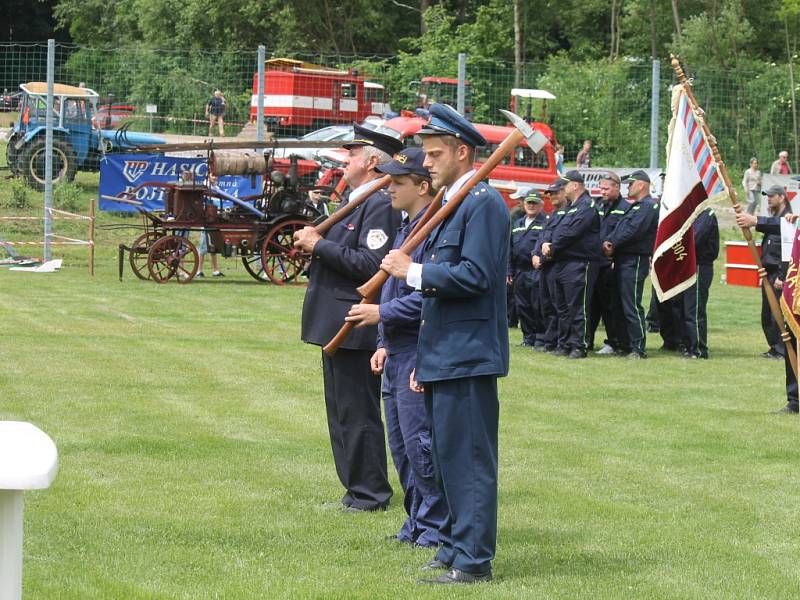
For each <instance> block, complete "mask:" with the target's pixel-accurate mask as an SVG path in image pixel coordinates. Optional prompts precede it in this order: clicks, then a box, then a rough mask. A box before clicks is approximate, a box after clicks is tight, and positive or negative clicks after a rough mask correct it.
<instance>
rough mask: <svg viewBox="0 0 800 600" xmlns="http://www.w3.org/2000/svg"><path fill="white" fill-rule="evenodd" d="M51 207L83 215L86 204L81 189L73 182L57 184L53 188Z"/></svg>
mask: <svg viewBox="0 0 800 600" xmlns="http://www.w3.org/2000/svg"><path fill="white" fill-rule="evenodd" d="M53 207H54V208H59V209H61V210H65V211H67V212H71V213H82V214H85V213H86V210H87V203H86V199H85V192H84V190H83V188H82V187H81V186H80V184H78V183H76V182H74V181H64V182H62V183H59V184H58V185H56V186H55V187H54V188H53Z"/></svg>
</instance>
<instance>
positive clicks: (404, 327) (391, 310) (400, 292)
mask: <svg viewBox="0 0 800 600" xmlns="http://www.w3.org/2000/svg"><path fill="white" fill-rule="evenodd" d="M424 214H425V209H423V210H421V211H420V212H419V214H418V215H417V216H416V217H414V220H413V221H411V222H410V223H406V224H405V225H403V226H402V227H400V229H399V230H398V231H397V237H396V238H395V240H394V248H399V247H400V246H401V245H402V243H403V242H404V241H405V239H406V238H407V237H408V236H409V234H410V233H411V230H412V229H414V225H416V224H417V221H419V220H420V219H421V218H422V215H424ZM424 252H425V247H424V244H420V245H419V246H417V249H416V250H414V252H412V253H411V260H413V261H414V262H416V263H421V262H422V257H423V254H424ZM378 310H379V311H380V315H381V321H380V323H378V348H385V349H386V352H387V353H388V354H395V353H397V352H408V351H410V350H416V349H417V337H418V336H419V319H420V313H421V312H422V293H420V292H419V291H418V290H415V289H414V288H413V287H411V286H410V285H408V284H407V283H406V281H405V280H404V279H397V278H395V277H390V278H389V280H388V281H387V282H386V283H384V284H383V288H381V301H380V307H379V309H378Z"/></svg>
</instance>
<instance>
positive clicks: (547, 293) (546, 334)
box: [532, 178, 567, 352]
mask: <svg viewBox="0 0 800 600" xmlns="http://www.w3.org/2000/svg"><path fill="white" fill-rule="evenodd" d="M564 185H565V183H564V180H563V179H561V178H559V179H556V180H555V181H554V182H553V183H551V184H550V186H549V187H548V188H547V190H546V191H547V193H548V194H549V195H550V203H551V204H552V205H553V212H552V214H550V216H548V217H547V221H546V223H545V226H544V229H543V230H542V235H541V236H539V239H538V240H537V242H536V246H535V247H534V249H533V258H532V263H533V268H534V269H536V270H537V271H538V272H539V316H540V319H541V323H542V333H541V335H538V336H537V337H536V343H535V344H534V346H533V349H534V350H535V351H537V352H554V351H555V350H556V349H557V347H558V337H559V332H558V323H559V322H558V314H557V313H556V307H555V297H556V281H555V270H554V269H553V259H552V258H548V257H545V256H544V255H543V254H542V246H544V244H545V243H547V242H549V241H550V240H551V238H552V235H553V230H554V229H555V228H556V227H558V224H559V223H560V222H561V220H562V219H563V218H564V217H565V216H566V214H567V209H566V203H567V197H566V196H565V195H564Z"/></svg>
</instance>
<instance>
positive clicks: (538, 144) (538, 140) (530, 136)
mask: <svg viewBox="0 0 800 600" xmlns="http://www.w3.org/2000/svg"><path fill="white" fill-rule="evenodd" d="M500 112H501V113H503V114H504V115H505V117H506V119H508V120H509V121H511V124H512V125H513V126H514V127H516V128H517V129H519V130H520V132H521V133H522V135H524V136H525V139H526V140H527V141H528V147H529V148H530V149H531V150H533V151H534V152H539V150H541V149H542V148H544V146H545V144H547V142H548V141H549V140H548V139H547V137H546V136H545V135H544V134H543V133H542V132H541V131H536V130H535V129H534V128H533V127H531V126H530V123H528V122H527V121H526V120H525V119H523V118H522V117H520V116H519V115H515V114H514V113H513V112H511V111H510V110H503V109H502V108H501V109H500Z"/></svg>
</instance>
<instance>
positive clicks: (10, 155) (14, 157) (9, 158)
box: [6, 133, 20, 177]
mask: <svg viewBox="0 0 800 600" xmlns="http://www.w3.org/2000/svg"><path fill="white" fill-rule="evenodd" d="M19 137H20V136H19V134H16V133H12V134H11V137H10V138H8V145H7V146H6V164H7V165H8V168H9V169H11V174H12V175H14V176H15V177H16V176H17V175H19V171H18V168H17V161H18V160H19V150H17V149H16V148H15V146H16V145H17V140H18V139H19Z"/></svg>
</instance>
